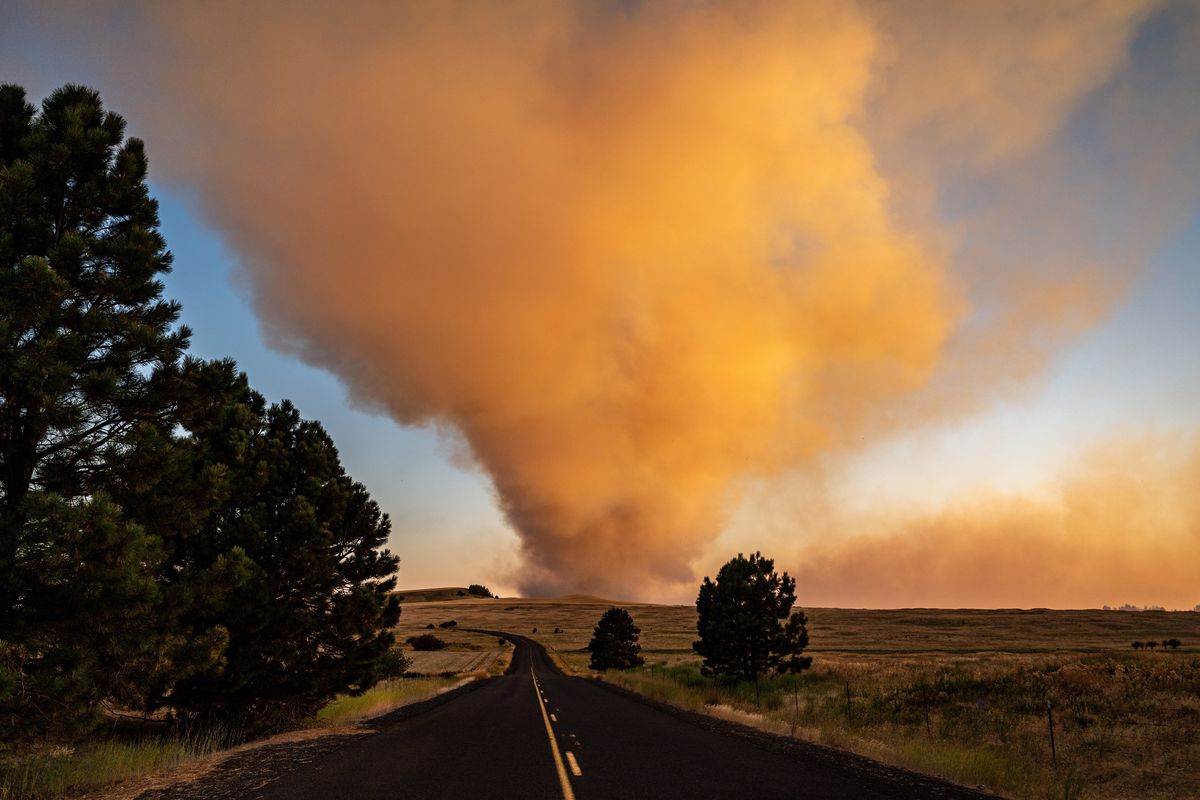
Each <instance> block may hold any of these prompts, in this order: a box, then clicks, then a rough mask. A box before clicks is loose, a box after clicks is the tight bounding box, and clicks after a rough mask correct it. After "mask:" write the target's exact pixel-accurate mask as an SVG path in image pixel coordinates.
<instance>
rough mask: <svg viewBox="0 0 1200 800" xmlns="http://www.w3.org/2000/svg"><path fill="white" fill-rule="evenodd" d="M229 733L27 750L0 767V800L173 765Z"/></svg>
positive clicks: (76, 790) (58, 793) (223, 743)
mask: <svg viewBox="0 0 1200 800" xmlns="http://www.w3.org/2000/svg"><path fill="white" fill-rule="evenodd" d="M234 738H235V737H234V736H233V734H232V732H230V731H228V730H226V729H222V728H211V729H206V730H202V731H195V732H191V733H185V734H182V735H173V736H162V737H148V738H145V739H142V740H138V741H121V740H116V739H102V740H98V741H94V742H89V743H87V744H84V745H82V746H80V747H76V748H57V749H55V750H51V751H47V752H38V753H32V754H27V755H25V756H24V757H22V758H21V759H19V760H13V761H12V762H11V763H8V764H6V765H4V766H2V767H0V800H46V799H47V798H63V797H76V796H78V795H79V794H81V793H83V792H87V791H90V790H93V789H97V788H100V787H102V786H105V785H108V784H111V783H116V782H118V781H122V780H127V779H130V778H136V777H140V776H143V775H147V774H150V773H153V772H157V771H159V770H163V769H167V768H169V767H173V766H176V765H178V764H181V763H183V762H185V761H188V760H191V759H193V758H196V757H198V756H203V755H208V754H210V753H214V752H216V751H218V750H221V749H223V748H226V747H228V746H230V745H231V744H232V743H233V741H234Z"/></svg>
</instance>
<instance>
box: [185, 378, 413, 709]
mask: <svg viewBox="0 0 1200 800" xmlns="http://www.w3.org/2000/svg"><path fill="white" fill-rule="evenodd" d="M257 408H258V406H255V407H253V408H250V409H249V410H250V411H252V412H255V411H257ZM244 423H245V424H246V426H247V427H239V426H231V427H230V428H228V429H226V430H225V431H224V433H223V434H222V435H219V434H217V433H216V432H214V433H213V437H214V441H213V442H212V443H211V444H210V447H211V448H212V449H213V450H215V451H216V452H218V453H219V454H220V456H219V460H222V461H223V463H225V464H226V468H227V469H228V472H229V481H228V486H229V494H228V497H227V499H225V500H224V502H223V503H222V504H221V506H220V508H218V509H217V510H216V511H215V512H214V513H213V514H211V515H210V516H209V517H208V518H207V519H206V520H205V522H204V525H203V527H202V528H201V529H200V530H199V531H198V533H197V535H196V537H195V539H194V548H193V553H192V558H193V559H195V561H196V563H198V564H212V563H216V562H218V561H219V559H221V558H222V557H226V558H228V557H230V556H229V554H236V555H237V557H238V558H239V560H240V562H241V566H240V569H242V570H244V571H245V576H244V579H242V580H240V581H238V582H237V584H236V586H235V588H233V589H232V590H230V591H228V592H225V593H223V594H222V595H221V596H220V597H217V598H213V600H212V602H211V603H208V604H204V605H202V606H200V607H198V608H197V609H196V611H195V613H194V615H192V616H191V617H189V619H188V620H187V621H188V622H189V623H190V624H192V625H195V626H196V627H197V628H200V629H204V628H206V627H209V626H210V625H213V624H220V625H223V626H224V627H225V628H226V629H227V630H228V632H229V645H228V648H227V650H226V652H225V662H226V663H225V667H224V669H214V670H207V671H205V672H203V673H202V674H199V675H195V676H191V677H188V678H186V679H184V680H182V681H180V682H178V683H177V684H176V686H175V687H174V689H173V691H172V693H171V703H172V705H173V706H175V707H176V708H177V709H180V710H182V711H184V712H187V713H189V714H191V715H201V716H216V717H221V718H234V719H239V720H241V721H243V723H251V724H254V725H256V726H258V727H262V728H273V727H278V726H280V725H283V724H286V723H289V722H293V721H295V720H298V719H300V718H303V717H306V716H308V715H309V714H311V713H313V712H314V711H315V710H316V709H317V708H319V707H320V706H321V705H322V704H323V703H325V702H327V701H328V700H329V699H331V698H332V697H334V696H335V695H337V694H339V693H348V694H356V693H359V692H362V691H364V690H366V689H367V688H369V687H370V686H372V685H374V683H376V682H377V681H378V680H380V679H381V678H384V677H388V674H387V673H388V666H387V665H388V664H389V663H390V660H389V659H390V656H389V653H390V650H391V647H392V644H393V643H394V636H393V634H392V633H391V630H390V629H391V628H392V627H393V626H394V625H395V624H396V622H397V621H398V619H399V616H400V604H399V602H398V601H397V600H396V598H395V596H394V595H392V594H391V591H392V589H394V588H395V578H394V574H395V571H396V565H397V562H398V559H397V558H396V557H395V556H393V555H392V554H391V553H389V552H388V551H387V550H383V549H382V547H383V545H384V543H385V542H386V541H387V537H388V533H389V530H390V527H391V526H390V523H389V521H388V518H387V516H386V515H384V514H382V513H381V512H380V510H379V507H378V506H377V505H376V504H375V502H374V501H373V500H372V499H371V498H370V495H369V494H368V493H367V491H366V489H365V488H364V487H363V486H362V484H359V483H356V482H354V481H353V480H351V479H350V477H349V476H347V475H346V474H345V472H344V471H343V469H342V465H341V462H340V460H339V458H338V453H337V449H336V448H335V447H334V445H333V442H332V440H330V438H329V436H328V434H326V432H325V430H324V428H322V427H321V425H320V424H319V423H317V422H313V421H308V420H302V419H301V418H300V415H299V412H297V410H296V409H295V407H293V406H292V405H291V404H290V403H288V402H286V401H285V402H284V403H282V404H280V405H276V406H272V407H271V408H269V409H267V410H266V411H265V412H262V413H250V414H249V415H248V416H247V417H245V418H244Z"/></svg>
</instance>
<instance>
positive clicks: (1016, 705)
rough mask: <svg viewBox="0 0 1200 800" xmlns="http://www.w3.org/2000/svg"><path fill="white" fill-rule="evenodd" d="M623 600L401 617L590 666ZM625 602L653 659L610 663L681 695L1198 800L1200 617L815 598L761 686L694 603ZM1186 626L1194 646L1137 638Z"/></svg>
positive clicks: (623, 679) (1088, 791)
mask: <svg viewBox="0 0 1200 800" xmlns="http://www.w3.org/2000/svg"><path fill="white" fill-rule="evenodd" d="M607 607H608V604H607V603H605V602H603V601H600V600H597V599H595V598H573V599H572V598H564V599H561V600H473V599H467V600H462V599H459V600H455V601H454V602H452V603H438V602H415V603H409V602H406V603H405V604H404V613H403V615H402V617H401V631H402V636H408V635H411V633H415V632H419V631H421V630H422V629H423V628H424V626H425V625H426V624H428V623H431V622H432V623H434V624H435V625H436V624H437V623H439V622H442V621H445V620H447V619H454V620H456V621H457V623H458V625H459V626H466V627H479V628H486V629H489V630H504V631H510V632H512V633H520V634H523V635H526V636H530V637H532V638H534V639H537V640H539V641H540V642H542V643H543V644H545V645H546V646H547V647H548V648H549V649H550V650H551V652H552V655H555V656H556V657H557V659H558V661H559V662H560V663H561V664H563V665H564V666H565V667H566V668H567V669H569V670H571V671H574V672H576V673H578V674H587V672H588V670H587V653H586V652H584V648H585V647H586V645H587V642H588V640H589V638H590V637H591V633H592V628H593V626H594V625H595V623H596V621H597V620H598V619H599V618H600V615H601V614H602V613H603V612H604V610H605V609H606V608H607ZM624 607H626V608H628V609H629V611H630V613H631V614H632V615H633V618H634V620H635V622H636V623H637V624H638V625H639V626H640V627H641V628H642V645H643V654H644V655H645V657H646V661H647V666H646V667H645V668H643V669H640V670H633V671H630V672H627V673H609V674H607V675H605V676H604V677H605V679H606V680H610V681H612V682H614V683H618V684H620V685H623V686H626V687H627V688H630V689H633V690H635V691H638V692H641V693H643V694H646V695H648V696H651V697H655V698H657V699H660V700H663V701H665V702H670V703H673V704H675V705H679V706H683V707H686V708H691V709H695V710H698V711H702V712H704V713H709V714H714V715H717V716H722V717H726V718H730V719H734V720H737V721H740V722H744V723H746V724H750V725H754V726H756V727H761V728H764V729H768V730H773V731H775V732H778V733H781V734H785V735H794V736H797V737H801V738H805V739H808V740H811V741H816V742H821V743H825V744H831V745H835V746H838V747H843V748H845V749H848V750H853V751H855V752H858V753H862V754H864V755H868V756H871V757H873V758H877V759H879V760H882V761H886V762H889V763H893V764H897V765H900V766H906V767H909V768H912V769H916V770H919V771H923V772H928V773H933V774H938V775H942V776H944V777H947V778H949V779H951V780H955V781H959V782H961V783H965V784H969V785H972V786H976V785H983V786H985V787H987V788H988V789H990V790H992V791H995V792H998V793H1000V794H1004V795H1007V796H1010V797H1017V798H1064V797H1065V798H1098V799H1107V798H1126V797H1147V798H1180V797H1200V647H1198V646H1197V645H1200V614H1197V613H1193V612H1170V613H1168V612H1115V611H1045V610H1032V611H1018V610H1000V611H977V610H959V611H945V610H928V609H916V610H899V611H864V610H850V609H810V610H808V614H809V619H810V624H809V631H810V638H811V647H810V649H809V651H808V652H809V653H810V654H811V655H813V656H814V664H813V669H812V670H810V671H809V672H807V673H805V674H804V675H802V676H801V677H800V678H799V679H791V678H780V679H776V680H770V681H763V682H761V683H760V685H759V686H758V687H757V691H756V688H755V686H754V685H753V684H728V683H725V682H721V681H717V680H714V679H711V678H706V677H704V676H702V675H701V674H700V669H699V666H700V665H699V660H698V659H697V657H696V656H695V654H694V653H693V652H692V650H691V646H692V641H693V640H694V639H695V636H696V634H695V610H694V609H693V608H692V607H690V606H651V605H639V604H629V605H626V606H624ZM535 629H536V631H535ZM440 633H441V632H440V631H439V635H440ZM1170 638H1176V639H1180V640H1182V641H1183V642H1184V646H1183V647H1181V648H1180V649H1179V650H1178V651H1167V652H1163V651H1159V652H1153V653H1152V652H1147V651H1142V652H1135V651H1134V650H1132V648H1131V647H1130V644H1131V643H1132V642H1133V641H1134V640H1143V641H1145V640H1150V639H1154V640H1158V641H1162V640H1163V639H1170ZM847 697H848V698H849V699H847ZM1047 700H1050V701H1051V702H1052V704H1053V710H1054V724H1055V740H1056V748H1057V764H1055V763H1052V760H1051V752H1050V742H1049V731H1048V727H1049V721H1048V719H1047V714H1046V701H1047Z"/></svg>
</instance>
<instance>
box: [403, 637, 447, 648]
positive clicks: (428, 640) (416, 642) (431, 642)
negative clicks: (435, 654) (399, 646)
mask: <svg viewBox="0 0 1200 800" xmlns="http://www.w3.org/2000/svg"><path fill="white" fill-rule="evenodd" d="M405 642H406V643H407V644H408V645H409V647H411V648H412V649H413V650H422V651H428V650H444V649H445V648H446V643H445V642H443V641H442V640H441V639H439V638H438V637H436V636H434V635H433V634H432V633H422V634H421V635H420V636H410V637H408V638H407V639H405Z"/></svg>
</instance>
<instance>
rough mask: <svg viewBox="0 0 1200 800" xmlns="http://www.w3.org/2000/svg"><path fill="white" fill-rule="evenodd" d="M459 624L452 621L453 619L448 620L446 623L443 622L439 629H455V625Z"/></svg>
mask: <svg viewBox="0 0 1200 800" xmlns="http://www.w3.org/2000/svg"><path fill="white" fill-rule="evenodd" d="M457 624H458V623H457V622H455V621H454V620H452V619H448V620H446V621H445V622H443V623H442V624H440V625H438V627H439V628H453V627H454V626H455V625H457Z"/></svg>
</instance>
